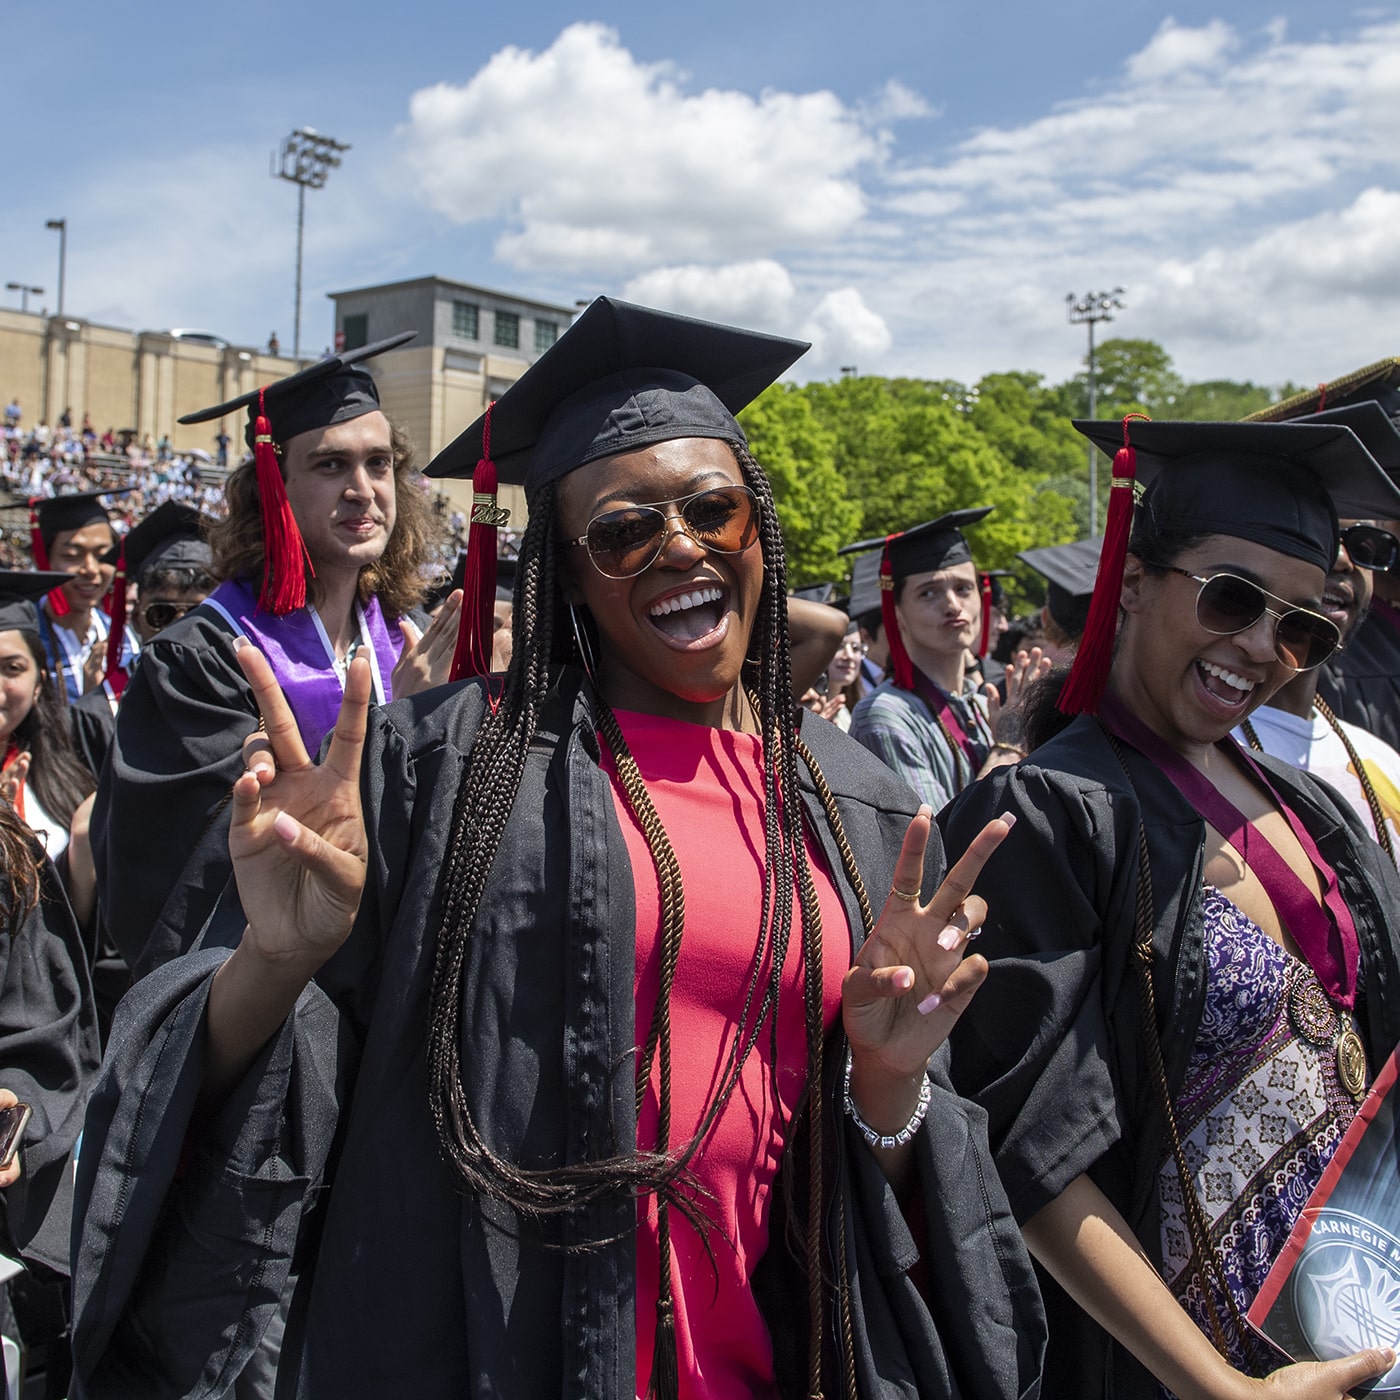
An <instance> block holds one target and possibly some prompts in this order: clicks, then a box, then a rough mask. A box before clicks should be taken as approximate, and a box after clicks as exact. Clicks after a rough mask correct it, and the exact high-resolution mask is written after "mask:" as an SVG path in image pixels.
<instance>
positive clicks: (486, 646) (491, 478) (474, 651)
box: [448, 403, 510, 681]
mask: <svg viewBox="0 0 1400 1400" xmlns="http://www.w3.org/2000/svg"><path fill="white" fill-rule="evenodd" d="M494 408H495V404H494V403H492V404H489V405H488V406H487V409H486V416H485V419H484V421H483V423H482V429H481V458H480V460H479V461H478V462H477V464H476V470H475V471H474V472H473V473H472V514H471V527H470V529H469V530H468V532H467V562H466V568H465V571H464V573H463V576H462V616H461V621H460V622H459V624H458V628H457V647H456V650H455V651H454V652H453V653H452V669H451V671H450V672H449V673H448V679H449V680H454V681H459V680H462V679H464V678H468V677H473V676H481V677H488V676H490V674H491V650H492V647H493V645H494V634H495V630H496V624H495V608H496V531H497V530H498V529H499V528H500V527H501V526H502V525H505V524H506V523H507V522H508V521H509V520H510V512H509V511H508V510H502V509H501V507H500V506H498V505H497V504H496V490H497V484H496V464H495V462H494V461H492V460H491V413H492V410H493V409H494Z"/></svg>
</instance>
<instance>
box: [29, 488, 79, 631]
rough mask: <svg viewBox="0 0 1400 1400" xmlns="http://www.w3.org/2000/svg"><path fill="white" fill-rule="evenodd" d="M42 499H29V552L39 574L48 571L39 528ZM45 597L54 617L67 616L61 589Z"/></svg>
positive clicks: (65, 603)
mask: <svg viewBox="0 0 1400 1400" xmlns="http://www.w3.org/2000/svg"><path fill="white" fill-rule="evenodd" d="M42 499H43V497H42V496H31V497H30V498H29V552H30V553H31V554H32V555H33V556H34V567H35V568H36V569H38V571H39V572H40V573H41V574H46V573H48V571H49V547H48V545H46V544H45V543H44V534H43V531H42V530H40V528H39V502H40V501H41V500H42ZM46 596H47V597H48V600H49V611H50V612H51V613H52V614H53V615H54V616H55V617H67V616H68V613H69V611H70V609H69V607H68V599H67V597H66V596H65V595H64V592H63V589H62V587H59V588H55V589H53V590H52V591H51V592H50V593H48V594H47V595H46Z"/></svg>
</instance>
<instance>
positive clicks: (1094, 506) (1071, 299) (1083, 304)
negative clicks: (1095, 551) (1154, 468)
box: [1065, 287, 1123, 539]
mask: <svg viewBox="0 0 1400 1400" xmlns="http://www.w3.org/2000/svg"><path fill="white" fill-rule="evenodd" d="M1065 310H1066V311H1067V312H1068V313H1069V323H1070V325H1072V326H1087V327H1088V328H1089V417H1090V418H1093V417H1095V415H1096V414H1097V413H1098V407H1099V399H1098V384H1097V382H1096V380H1095V378H1094V327H1095V326H1096V325H1098V323H1099V322H1100V321H1111V320H1112V319H1113V313H1114V312H1115V311H1122V310H1123V289H1122V287H1115V288H1114V289H1113V290H1112V291H1111V292H1087V293H1085V295H1084V296H1082V297H1077V296H1075V294H1074V293H1073V292H1070V293H1069V294H1068V295H1067V296H1066V297H1065ZM1098 517H1099V450H1098V448H1097V447H1095V446H1094V444H1093V443H1092V442H1091V443H1090V444H1089V537H1090V538H1091V539H1092V538H1093V537H1094V536H1096V535H1097V534H1098V533H1099V524H1098Z"/></svg>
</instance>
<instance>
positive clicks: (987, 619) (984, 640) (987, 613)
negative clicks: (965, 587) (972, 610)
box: [977, 573, 992, 661]
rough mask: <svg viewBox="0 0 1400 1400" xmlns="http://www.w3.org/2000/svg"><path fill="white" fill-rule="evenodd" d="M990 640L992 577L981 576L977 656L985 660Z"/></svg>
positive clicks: (987, 575) (989, 575) (988, 575)
mask: <svg viewBox="0 0 1400 1400" xmlns="http://www.w3.org/2000/svg"><path fill="white" fill-rule="evenodd" d="M991 640H992V576H991V574H985V573H984V574H983V575H982V636H981V637H980V638H979V639H978V642H977V655H978V656H980V657H981V658H982V660H983V661H985V660H986V659H987V647H988V645H989V643H990V642H991Z"/></svg>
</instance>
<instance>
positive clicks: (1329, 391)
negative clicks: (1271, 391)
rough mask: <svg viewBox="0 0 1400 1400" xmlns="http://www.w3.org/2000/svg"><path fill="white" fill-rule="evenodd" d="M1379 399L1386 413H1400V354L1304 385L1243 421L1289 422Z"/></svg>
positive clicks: (1391, 415)
mask: <svg viewBox="0 0 1400 1400" xmlns="http://www.w3.org/2000/svg"><path fill="white" fill-rule="evenodd" d="M1368 400H1369V401H1373V402H1375V403H1378V404H1379V405H1380V407H1381V411H1382V412H1383V413H1385V414H1386V415H1387V417H1391V418H1394V417H1395V416H1396V415H1400V358H1396V357H1395V356H1393V355H1392V356H1390V357H1388V358H1387V359H1384V360H1377V361H1376V362H1375V364H1371V365H1366V366H1364V367H1363V368H1361V369H1357V370H1352V371H1351V373H1350V374H1344V375H1342V376H1341V377H1340V378H1338V379H1333V380H1330V381H1328V382H1327V383H1325V384H1319V385H1318V386H1317V388H1316V389H1305V390H1304V391H1303V392H1302V393H1301V394H1294V395H1293V396H1292V397H1291V398H1287V399H1282V400H1280V401H1279V402H1278V403H1271V404H1269V405H1268V407H1267V408H1261V409H1257V410H1256V411H1255V412H1253V413H1251V414H1250V415H1249V416H1248V417H1247V418H1246V419H1245V420H1244V421H1245V422H1246V423H1286V422H1293V421H1295V420H1296V419H1298V418H1301V417H1302V416H1304V415H1305V414H1308V415H1311V414H1316V413H1320V412H1322V411H1324V410H1325V409H1329V408H1343V407H1345V406H1347V405H1349V404H1354V403H1365V402H1367V401H1368Z"/></svg>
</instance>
